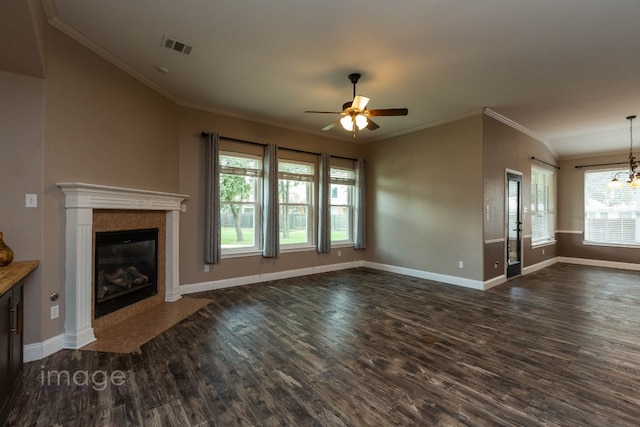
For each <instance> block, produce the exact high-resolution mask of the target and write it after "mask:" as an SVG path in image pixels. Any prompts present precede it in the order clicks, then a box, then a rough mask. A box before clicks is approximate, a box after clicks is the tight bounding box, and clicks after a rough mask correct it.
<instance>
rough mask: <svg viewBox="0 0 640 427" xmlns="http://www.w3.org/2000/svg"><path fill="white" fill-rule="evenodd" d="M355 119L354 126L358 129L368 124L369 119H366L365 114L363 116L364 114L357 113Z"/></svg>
mask: <svg viewBox="0 0 640 427" xmlns="http://www.w3.org/2000/svg"><path fill="white" fill-rule="evenodd" d="M355 121H356V126H358V129H359V130H362V129H364V128H366V127H367V125H368V124H369V120H367V116H365V115H364V114H358V115H357V116H356V117H355Z"/></svg>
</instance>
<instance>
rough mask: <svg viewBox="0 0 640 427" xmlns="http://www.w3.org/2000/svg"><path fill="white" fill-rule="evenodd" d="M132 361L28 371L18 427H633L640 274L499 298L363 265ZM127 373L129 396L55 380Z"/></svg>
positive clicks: (541, 284) (291, 286)
mask: <svg viewBox="0 0 640 427" xmlns="http://www.w3.org/2000/svg"><path fill="white" fill-rule="evenodd" d="M198 297H205V298H210V299H211V300H212V302H211V303H210V304H208V305H207V306H205V307H204V308H203V309H201V310H199V311H198V312H196V313H195V314H193V315H191V316H190V317H188V318H186V319H185V320H183V321H182V322H180V323H179V324H177V325H176V326H174V327H172V328H171V329H169V330H167V331H166V332H164V333H162V334H161V335H159V336H157V337H156V338H154V339H153V340H151V341H150V342H148V343H146V344H144V345H142V346H141V347H139V348H138V349H136V350H135V351H133V352H132V353H129V354H116V353H100V352H94V351H69V350H64V351H61V352H58V353H56V354H54V355H52V356H49V357H47V358H46V359H44V360H42V361H38V362H32V363H29V364H27V365H26V366H25V370H24V376H23V381H22V385H21V390H20V394H19V398H18V401H17V403H16V405H15V407H14V409H13V411H12V412H11V414H10V418H9V425H15V426H23V425H29V426H51V425H60V426H125V425H129V426H139V425H140V426H142V425H144V426H165V425H172V426H173V425H176V426H178V425H180V426H218V425H219V426H236V425H238V426H245V425H246V426H281V425H295V426H393V425H399V426H408V425H421V426H425V425H428V426H539V425H545V426H636V425H638V421H637V420H639V419H640V339H638V338H639V337H638V335H639V332H638V331H640V310H638V307H639V306H640V273H638V272H630V271H620V270H613V269H603V268H593V267H583V266H576V265H567V264H556V265H554V266H552V267H549V268H546V269H544V270H541V271H538V272H536V273H532V274H530V275H527V276H525V277H521V278H517V279H515V280H512V281H510V282H508V283H506V284H504V285H501V286H499V287H497V288H494V289H491V290H489V291H485V292H482V291H475V290H471V289H465V288H460V287H455V286H451V285H444V284H441V283H436V282H432V281H428V280H422V279H416V278H412V277H407V276H401V275H396V274H391V273H384V272H380V271H375V270H370V269H366V268H358V269H352V270H346V271H340V272H333V273H325V274H317V275H313V276H306V277H301V278H294V279H286V280H279V281H273V282H267V283H262V284H256V285H251V286H244V287H237V288H228V289H222V290H217V291H210V292H204V293H202V294H200V295H198ZM51 370H58V371H61V370H66V371H69V372H70V373H73V372H76V371H85V372H89V373H93V372H96V371H106V372H108V373H112V372H114V371H116V370H121V371H123V372H124V373H125V375H126V378H125V381H124V384H123V385H119V386H109V387H106V388H105V389H103V390H95V389H94V388H93V387H92V385H84V386H76V385H74V384H70V385H67V384H62V385H60V386H58V385H51V384H44V385H43V384H42V381H41V379H40V378H39V377H38V376H39V375H40V374H41V373H42V372H49V371H51Z"/></svg>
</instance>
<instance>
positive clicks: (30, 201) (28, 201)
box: [24, 194, 38, 208]
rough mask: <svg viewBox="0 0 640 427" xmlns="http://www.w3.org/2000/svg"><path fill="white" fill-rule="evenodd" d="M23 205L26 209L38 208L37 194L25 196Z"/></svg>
mask: <svg viewBox="0 0 640 427" xmlns="http://www.w3.org/2000/svg"><path fill="white" fill-rule="evenodd" d="M24 205H25V207H27V208H37V207H38V195H37V194H25V197H24Z"/></svg>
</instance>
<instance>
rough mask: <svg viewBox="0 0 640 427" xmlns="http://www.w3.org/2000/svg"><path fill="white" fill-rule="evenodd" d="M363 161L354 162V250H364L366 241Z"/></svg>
mask: <svg viewBox="0 0 640 427" xmlns="http://www.w3.org/2000/svg"><path fill="white" fill-rule="evenodd" d="M364 176H365V173H364V159H358V160H357V161H356V194H355V200H354V205H355V206H354V207H355V215H354V222H355V224H354V237H353V240H354V242H353V247H354V248H355V249H364V248H366V247H367V240H366V238H365V237H366V236H365V222H364V216H365V203H364V202H365V200H364V194H365V185H364V182H365V179H364Z"/></svg>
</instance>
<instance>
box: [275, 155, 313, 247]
mask: <svg viewBox="0 0 640 427" xmlns="http://www.w3.org/2000/svg"><path fill="white" fill-rule="evenodd" d="M314 173H315V172H314V165H313V164H312V163H305V162H298V161H292V160H283V159H279V161H278V202H279V207H280V246H281V247H283V248H285V247H287V248H294V247H309V246H312V245H313V230H314V227H313V218H314V204H313V201H314V196H313V194H314V191H313V187H314V182H315V175H314Z"/></svg>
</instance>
